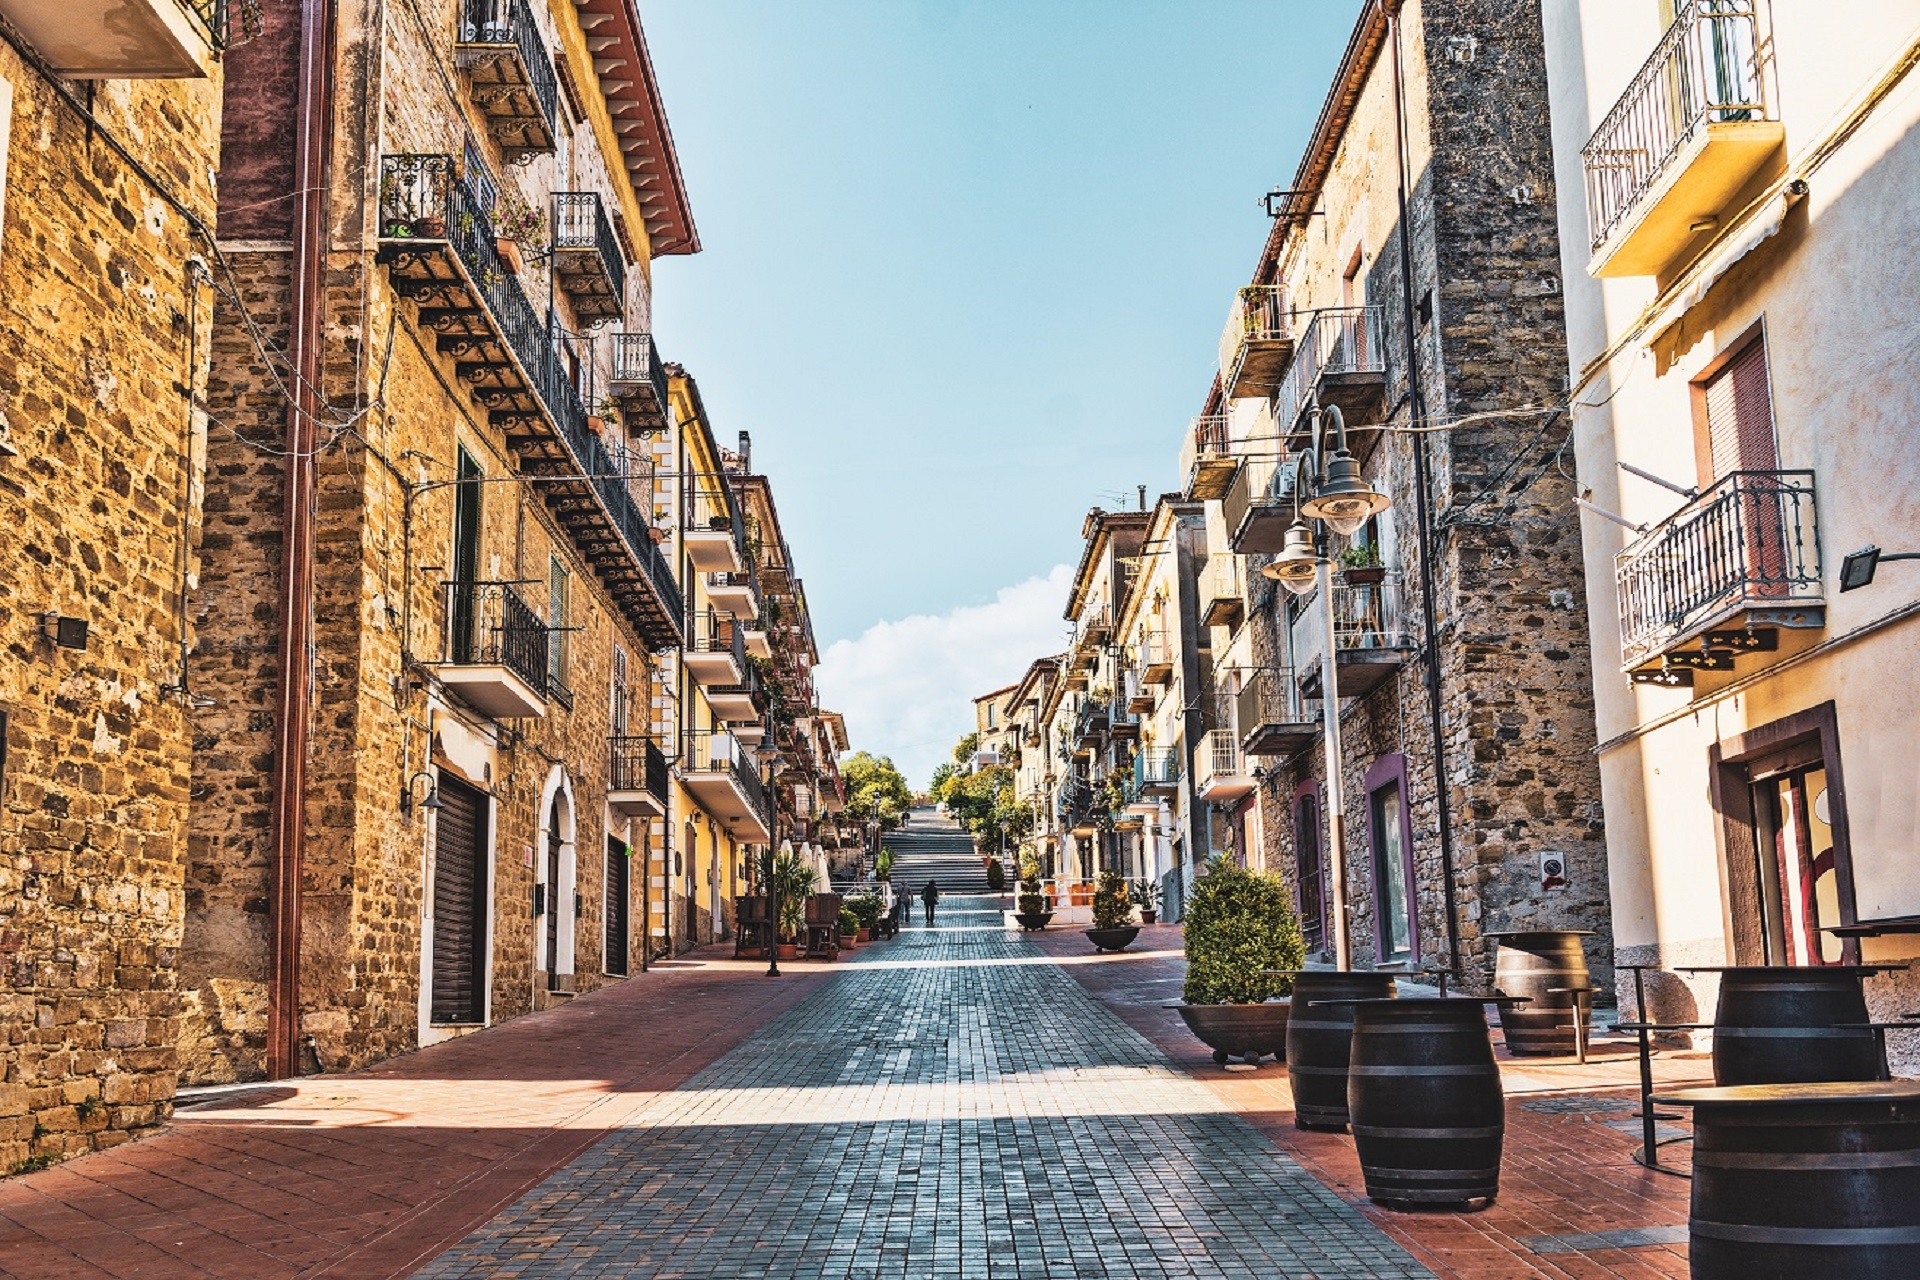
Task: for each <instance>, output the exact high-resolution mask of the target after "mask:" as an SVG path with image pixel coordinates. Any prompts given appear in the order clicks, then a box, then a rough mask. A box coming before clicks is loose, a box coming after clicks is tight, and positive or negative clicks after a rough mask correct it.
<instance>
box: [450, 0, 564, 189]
mask: <svg viewBox="0 0 1920 1280" xmlns="http://www.w3.org/2000/svg"><path fill="white" fill-rule="evenodd" d="M457 23H458V26H457V30H456V32H455V36H454V64H455V65H456V66H458V67H459V68H460V72H461V75H462V77H463V78H464V79H465V81H466V86H467V95H468V97H469V98H470V99H471V100H472V102H473V105H474V106H475V107H476V108H477V109H478V110H479V112H480V114H481V115H482V116H483V117H485V119H486V122H487V131H488V132H489V133H491V134H492V135H493V137H494V140H495V141H496V142H498V143H499V144H500V150H501V152H502V153H503V154H504V155H505V157H506V159H507V160H508V161H509V162H511V161H514V160H517V159H519V158H520V157H522V156H531V155H544V154H547V153H548V152H551V151H552V150H553V149H554V140H555V137H556V136H557V134H556V130H555V124H554V122H555V120H556V119H557V112H558V110H559V103H560V82H559V77H558V76H557V75H556V74H555V72H554V69H553V55H552V54H550V53H549V52H548V51H547V42H546V41H545V40H544V39H543V38H542V37H541V35H540V29H539V28H538V27H537V26H535V25H534V21H533V11H532V9H531V8H530V7H529V6H528V4H527V0H461V2H460V7H459V13H458V17H457Z"/></svg>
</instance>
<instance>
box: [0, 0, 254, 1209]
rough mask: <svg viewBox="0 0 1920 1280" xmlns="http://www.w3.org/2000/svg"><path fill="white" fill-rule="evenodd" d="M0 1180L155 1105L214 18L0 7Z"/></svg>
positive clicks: (143, 1119)
mask: <svg viewBox="0 0 1920 1280" xmlns="http://www.w3.org/2000/svg"><path fill="white" fill-rule="evenodd" d="M0 12H4V13H5V14H6V16H7V17H8V18H9V19H10V22H11V25H9V26H7V27H5V28H4V29H3V30H0V179H3V180H4V190H3V191H0V210H3V211H4V218H3V220H0V264H3V265H4V270H3V271H0V317H4V320H3V322H0V649H3V650H4V653H5V657H4V659H0V1175H3V1174H6V1173H11V1172H15V1171H18V1170H21V1169H28V1168H33V1167H35V1166H36V1165H38V1164H42V1163H46V1162H48V1161H51V1160H55V1159H59V1158H62V1157H65V1156H69V1155H74V1154H77V1153H79V1152H83V1151H86V1150H89V1149H93V1148H98V1147H106V1146H111V1145H113V1144H115V1143H117V1142H121V1141H124V1140H125V1139H126V1138H127V1137H128V1136H129V1134H130V1131H132V1130H136V1129H139V1128H141V1127H143V1126H146V1125H150V1124H153V1123H156V1122H158V1121H159V1120H162V1119H164V1118H165V1117H166V1116H167V1114H168V1113H169V1111H170V1099H171V1098H172V1096H173V1077H174V1063H175V1056H174V1052H175V1051H174V1040H175V1034H176V1030H177V1028H178V1026H179V1016H180V993H179V980H178V974H179V956H180V934H181V923H182V910H183V897H182V890H183V887H184V880H185V873H184V857H183V849H184V838H183V837H184V834H185V828H186V821H187V798H188V726H187V706H188V700H189V698H190V697H191V696H192V695H191V694H190V693H189V689H188V677H187V673H186V671H185V669H184V664H183V661H182V653H183V645H184V644H186V643H188V641H189V640H190V637H191V634H192V631H191V628H190V626H189V623H188V621H187V619H186V617H185V616H184V612H183V602H184V600H185V598H186V594H187V592H188V590H189V585H190V583H191V582H192V580H193V574H194V572H195V568H196V566H195V563H194V559H193V548H192V541H193V537H194V534H195V531H196V529H197V528H198V526H199V521H200V497H201V491H200V485H201V480H202V467H203V465H204V461H205V452H204V450H205V445H206V436H207V430H208V423H207V420H206V418H205V416H204V415H203V414H202V413H201V412H199V411H198V410H197V409H196V404H197V403H198V400H199V398H200V397H202V396H203V395H204V394H205V392H206V367H207V341H208V332H209V327H210V316H211V313H212V310H213V308H214V306H215V305H216V302H217V301H220V300H222V299H226V298H230V297H231V296H232V295H233V292H234V288H233V282H232V279H231V277H230V276H229V275H228V273H227V271H226V264H225V263H224V262H223V261H222V259H221V256H220V254H219V252H218V248H217V246H216V244H215V238H214V234H213V225H214V201H215V194H214V183H213V173H214V162H215V157H216V155H217V153H218V144H219V136H220V61H219V58H218V50H219V48H220V47H221V46H222V45H223V44H224V43H225V38H226V32H225V29H224V25H223V24H221V23H218V22H212V21H209V19H208V13H209V12H210V11H208V10H206V9H205V8H204V7H202V6H191V7H189V6H186V5H179V4H176V3H175V2H174V0H151V2H150V3H148V2H145V0H134V2H133V3H129V4H126V5H121V6H118V7H116V8H115V9H114V10H113V14H114V18H115V21H116V23H117V24H118V25H117V26H116V28H115V29H114V31H112V32H109V31H108V30H107V29H106V27H105V14H106V11H105V10H100V9H89V8H85V7H78V8H73V9H70V10H68V11H60V10H58V9H56V8H53V7H41V6H36V7H33V8H31V9H28V10H24V11H16V9H15V8H14V7H13V6H4V7H0Z"/></svg>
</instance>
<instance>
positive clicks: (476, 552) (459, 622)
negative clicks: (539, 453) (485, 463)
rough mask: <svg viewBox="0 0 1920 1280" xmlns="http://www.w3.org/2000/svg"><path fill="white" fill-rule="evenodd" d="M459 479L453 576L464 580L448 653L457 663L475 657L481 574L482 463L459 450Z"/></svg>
mask: <svg viewBox="0 0 1920 1280" xmlns="http://www.w3.org/2000/svg"><path fill="white" fill-rule="evenodd" d="M457 467H458V470H457V473H456V474H457V477H458V483H456V484H455V485H454V487H453V558H452V560H451V561H450V563H451V564H452V565H453V580H454V581H455V582H457V583H462V584H465V585H463V586H461V587H460V588H458V589H456V590H455V591H454V592H453V599H452V610H453V616H452V617H451V618H449V619H448V625H449V627H450V629H451V632H452V640H453V643H452V644H450V645H448V646H447V656H448V657H449V658H450V659H452V660H453V661H454V662H456V663H462V662H471V661H473V656H474V655H473V647H474V639H475V637H474V622H475V618H474V611H475V610H476V609H478V608H479V600H478V598H477V596H476V593H475V591H474V589H473V586H472V584H473V583H474V582H475V581H476V580H478V578H479V577H480V491H481V490H482V489H483V488H484V487H485V486H484V485H482V484H481V482H480V464H479V463H478V462H476V461H474V457H473V455H472V454H470V453H468V452H467V451H466V450H465V449H461V450H460V456H459V461H458V463H457Z"/></svg>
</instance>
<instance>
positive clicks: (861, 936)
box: [853, 925, 873, 947]
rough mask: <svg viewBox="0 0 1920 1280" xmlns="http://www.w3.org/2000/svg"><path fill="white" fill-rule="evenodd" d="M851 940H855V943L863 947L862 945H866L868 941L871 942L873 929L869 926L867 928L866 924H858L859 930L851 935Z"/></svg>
mask: <svg viewBox="0 0 1920 1280" xmlns="http://www.w3.org/2000/svg"><path fill="white" fill-rule="evenodd" d="M853 940H854V942H856V943H857V944H859V945H860V946H863V947H864V946H866V945H867V944H868V943H869V942H872V941H873V930H872V929H870V928H868V927H867V926H865V925H861V926H860V932H858V933H856V934H854V935H853Z"/></svg>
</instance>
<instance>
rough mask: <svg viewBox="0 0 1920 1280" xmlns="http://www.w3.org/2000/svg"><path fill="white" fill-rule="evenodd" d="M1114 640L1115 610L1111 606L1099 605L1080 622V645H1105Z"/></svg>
mask: <svg viewBox="0 0 1920 1280" xmlns="http://www.w3.org/2000/svg"><path fill="white" fill-rule="evenodd" d="M1111 639H1113V609H1112V607H1111V606H1109V605H1104V604H1103V605H1099V606H1097V607H1096V608H1094V609H1093V610H1092V611H1091V612H1089V613H1088V614H1087V616H1086V617H1084V618H1082V619H1081V620H1080V643H1081V644H1082V645H1096V644H1105V643H1106V642H1107V641H1109V640H1111Z"/></svg>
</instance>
